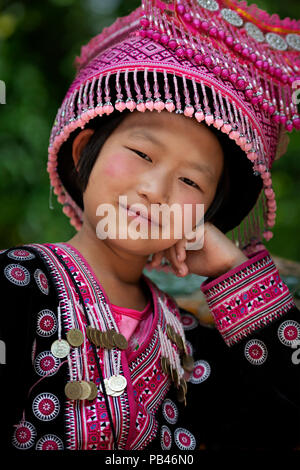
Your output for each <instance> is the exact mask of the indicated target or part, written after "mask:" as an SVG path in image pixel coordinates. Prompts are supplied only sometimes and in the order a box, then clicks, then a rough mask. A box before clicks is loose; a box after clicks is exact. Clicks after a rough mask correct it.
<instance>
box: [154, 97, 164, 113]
mask: <svg viewBox="0 0 300 470" xmlns="http://www.w3.org/2000/svg"><path fill="white" fill-rule="evenodd" d="M154 109H156V111H158V112H159V113H160V112H161V111H162V110H163V109H165V103H164V102H163V101H161V100H160V101H154Z"/></svg>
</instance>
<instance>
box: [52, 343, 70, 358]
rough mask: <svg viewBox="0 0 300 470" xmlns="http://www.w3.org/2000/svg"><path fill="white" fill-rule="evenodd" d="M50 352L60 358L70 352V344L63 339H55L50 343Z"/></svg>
mask: <svg viewBox="0 0 300 470" xmlns="http://www.w3.org/2000/svg"><path fill="white" fill-rule="evenodd" d="M51 352H52V354H53V356H55V357H57V358H59V359H62V358H64V357H67V355H68V354H69V353H70V345H69V343H68V341H66V340H65V339H57V340H56V341H54V343H52V345H51Z"/></svg>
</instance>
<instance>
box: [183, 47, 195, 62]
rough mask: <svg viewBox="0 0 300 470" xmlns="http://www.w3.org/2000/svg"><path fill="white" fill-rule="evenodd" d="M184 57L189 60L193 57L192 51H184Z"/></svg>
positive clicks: (188, 49) (189, 49)
mask: <svg viewBox="0 0 300 470" xmlns="http://www.w3.org/2000/svg"><path fill="white" fill-rule="evenodd" d="M184 55H185V56H186V57H187V58H188V59H191V58H192V57H193V55H194V51H193V49H191V48H187V49H185V53H184Z"/></svg>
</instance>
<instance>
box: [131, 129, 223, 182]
mask: <svg viewBox="0 0 300 470" xmlns="http://www.w3.org/2000/svg"><path fill="white" fill-rule="evenodd" d="M136 129H137V128H136ZM130 136H131V137H137V138H141V139H146V140H149V141H150V142H152V143H153V144H154V145H156V146H157V147H160V148H163V149H166V146H165V144H164V143H163V142H161V141H160V140H158V139H157V138H156V137H154V135H153V134H151V133H149V132H147V130H146V129H145V128H140V130H139V131H138V130H134V131H132V132H131V133H130ZM185 163H186V164H187V165H188V166H189V167H190V168H193V169H195V170H198V171H200V172H201V173H206V174H207V175H208V177H209V178H210V179H211V180H212V181H213V180H214V174H213V173H212V171H211V169H210V168H209V166H208V165H205V163H200V162H192V161H189V160H186V161H185Z"/></svg>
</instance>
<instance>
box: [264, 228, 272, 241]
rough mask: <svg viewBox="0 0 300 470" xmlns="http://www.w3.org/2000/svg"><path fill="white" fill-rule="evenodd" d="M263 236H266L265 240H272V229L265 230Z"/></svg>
mask: <svg viewBox="0 0 300 470" xmlns="http://www.w3.org/2000/svg"><path fill="white" fill-rule="evenodd" d="M263 236H264V238H265V240H267V241H268V240H271V238H272V237H273V233H272V232H271V231H270V230H265V231H264V232H263Z"/></svg>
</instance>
